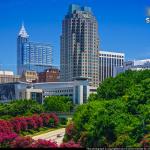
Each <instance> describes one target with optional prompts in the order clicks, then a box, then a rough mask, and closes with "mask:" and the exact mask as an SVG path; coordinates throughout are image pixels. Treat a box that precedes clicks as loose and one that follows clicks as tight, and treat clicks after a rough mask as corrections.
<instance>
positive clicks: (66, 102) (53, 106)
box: [43, 96, 73, 112]
mask: <svg viewBox="0 0 150 150" xmlns="http://www.w3.org/2000/svg"><path fill="white" fill-rule="evenodd" d="M43 106H44V108H45V110H46V111H56V112H70V111H71V110H72V109H73V104H72V101H71V99H70V98H69V97H65V96H49V97H46V98H45V100H44V104H43Z"/></svg>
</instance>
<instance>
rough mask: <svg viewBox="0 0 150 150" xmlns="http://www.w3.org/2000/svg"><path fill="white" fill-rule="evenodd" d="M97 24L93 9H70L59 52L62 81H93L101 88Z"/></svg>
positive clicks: (92, 84) (64, 24)
mask: <svg viewBox="0 0 150 150" xmlns="http://www.w3.org/2000/svg"><path fill="white" fill-rule="evenodd" d="M98 49H99V38H98V23H97V20H96V18H95V16H94V15H93V13H92V11H91V8H90V7H80V6H79V5H74V4H72V5H70V7H69V11H68V13H67V15H66V16H65V18H64V20H63V21H62V35H61V49H60V78H61V81H72V80H73V79H75V78H90V81H91V82H90V85H91V86H94V87H97V86H98V85H99V51H98Z"/></svg>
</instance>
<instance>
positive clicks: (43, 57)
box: [17, 25, 52, 75]
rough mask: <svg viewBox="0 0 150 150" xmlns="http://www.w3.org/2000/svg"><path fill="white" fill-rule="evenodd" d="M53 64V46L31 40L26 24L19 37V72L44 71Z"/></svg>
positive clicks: (20, 73) (19, 73)
mask: <svg viewBox="0 0 150 150" xmlns="http://www.w3.org/2000/svg"><path fill="white" fill-rule="evenodd" d="M51 66H52V46H51V45H50V44H45V43H35V42H29V35H28V34H27V32H26V30H25V27H24V25H22V27H21V30H20V32H19V35H18V38H17V73H18V75H22V73H23V72H24V71H36V72H42V71H44V70H45V69H49V68H50V67H51Z"/></svg>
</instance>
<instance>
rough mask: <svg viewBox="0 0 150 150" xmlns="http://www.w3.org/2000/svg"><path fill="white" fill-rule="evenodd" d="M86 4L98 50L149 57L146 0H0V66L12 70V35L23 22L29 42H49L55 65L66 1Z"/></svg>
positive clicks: (13, 56) (130, 57) (57, 58)
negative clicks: (94, 26)
mask: <svg viewBox="0 0 150 150" xmlns="http://www.w3.org/2000/svg"><path fill="white" fill-rule="evenodd" d="M72 3H74V4H80V5H87V6H90V7H91V8H92V11H93V13H94V15H95V16H96V18H97V20H98V25H99V36H100V49H101V50H107V51H116V52H124V53H125V54H126V60H131V59H145V58H150V24H146V23H145V18H146V8H147V7H148V6H150V0H0V64H2V65H1V66H0V67H2V69H9V70H13V71H16V42H17V41H16V38H17V35H18V32H19V30H20V27H21V23H22V21H24V24H25V28H26V30H27V32H28V34H29V35H30V40H31V41H36V42H45V43H50V44H52V46H53V62H54V65H59V61H60V58H59V57H60V35H61V22H62V19H63V18H64V16H65V14H66V13H67V11H68V6H69V4H72Z"/></svg>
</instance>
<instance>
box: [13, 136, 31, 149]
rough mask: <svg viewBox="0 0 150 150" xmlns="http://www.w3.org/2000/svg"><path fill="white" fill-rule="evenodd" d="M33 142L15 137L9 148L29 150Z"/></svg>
mask: <svg viewBox="0 0 150 150" xmlns="http://www.w3.org/2000/svg"><path fill="white" fill-rule="evenodd" d="M33 142H34V140H33V139H32V138H31V137H21V136H20V137H17V138H16V139H15V140H14V141H12V142H11V143H10V147H11V148H31V147H32V143H33Z"/></svg>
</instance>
